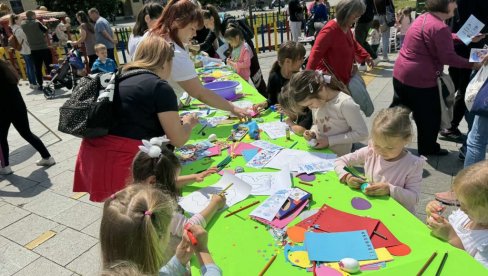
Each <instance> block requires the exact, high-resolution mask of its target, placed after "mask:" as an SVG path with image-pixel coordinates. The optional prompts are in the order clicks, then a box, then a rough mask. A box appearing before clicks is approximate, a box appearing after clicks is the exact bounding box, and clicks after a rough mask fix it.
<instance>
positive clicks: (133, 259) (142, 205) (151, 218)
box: [100, 185, 221, 275]
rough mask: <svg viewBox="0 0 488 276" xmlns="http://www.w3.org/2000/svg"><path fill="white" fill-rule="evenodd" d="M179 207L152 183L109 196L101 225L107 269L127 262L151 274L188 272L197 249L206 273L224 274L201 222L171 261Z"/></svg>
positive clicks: (203, 273) (186, 237)
mask: <svg viewBox="0 0 488 276" xmlns="http://www.w3.org/2000/svg"><path fill="white" fill-rule="evenodd" d="M175 209H176V203H175V201H174V200H173V199H172V198H171V196H170V195H167V194H165V193H163V191H161V190H160V189H157V188H155V187H153V186H150V185H130V186H128V187H126V188H125V189H123V190H122V191H119V192H117V193H116V194H114V195H112V197H110V198H109V199H107V200H106V201H105V204H104V206H103V215H102V222H101V225H100V245H101V248H102V259H103V268H104V269H111V268H112V267H113V265H114V264H115V265H116V264H117V262H119V263H120V262H127V263H128V264H130V263H133V264H134V265H135V266H137V270H139V271H140V272H142V273H145V274H147V275H155V274H158V273H159V275H185V274H186V273H188V271H187V269H186V268H185V266H184V264H186V263H188V261H189V260H190V258H191V256H192V255H193V252H195V254H196V255H197V257H198V260H199V262H200V265H201V270H202V275H205V274H206V273H215V274H212V275H221V271H220V269H219V268H218V267H217V266H216V265H215V263H214V262H213V259H212V256H211V255H210V253H208V252H209V251H208V247H207V233H206V232H205V230H203V228H201V227H200V226H198V225H192V226H191V227H190V228H189V229H188V230H185V233H184V234H183V240H182V241H181V243H180V244H179V245H178V248H177V250H176V255H175V256H173V257H172V258H171V259H170V260H169V261H168V260H167V258H166V257H165V256H166V255H165V247H166V246H167V243H168V239H169V234H170V231H169V228H170V225H171V221H172V216H173V214H174V211H175ZM186 231H189V232H191V233H192V234H193V236H195V238H196V239H197V245H195V246H193V245H192V243H191V242H190V240H189V238H188V235H187V232H186ZM192 251H193V252H192ZM164 264H166V265H164ZM163 265H164V266H163ZM132 270H134V269H132Z"/></svg>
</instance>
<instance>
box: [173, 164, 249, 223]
mask: <svg viewBox="0 0 488 276" xmlns="http://www.w3.org/2000/svg"><path fill="white" fill-rule="evenodd" d="M230 183H233V185H232V186H231V187H230V188H229V189H228V190H227V191H226V192H225V193H226V196H225V197H226V204H225V206H224V208H228V207H231V206H233V205H235V204H237V203H238V202H240V201H242V200H244V199H246V198H247V197H248V196H249V194H250V193H251V186H249V184H247V183H245V182H244V181H242V180H240V179H239V178H237V177H235V176H234V175H232V174H230V173H224V175H223V176H222V178H220V180H219V181H218V182H217V183H215V184H214V185H211V186H208V187H205V188H203V189H200V190H198V191H195V192H193V193H191V194H189V195H186V196H184V197H181V198H180V200H179V202H178V204H179V205H180V206H181V208H183V209H184V210H185V211H187V212H188V213H191V214H196V213H200V212H201V211H202V210H203V209H205V207H207V206H208V204H209V202H210V199H211V198H212V195H213V194H218V193H219V192H221V191H222V190H224V189H225V188H227V186H229V184H230Z"/></svg>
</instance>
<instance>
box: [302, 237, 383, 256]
mask: <svg viewBox="0 0 488 276" xmlns="http://www.w3.org/2000/svg"><path fill="white" fill-rule="evenodd" d="M304 244H305V247H306V248H307V251H308V257H309V259H310V260H311V261H319V262H338V261H340V260H341V259H343V258H353V259H356V260H358V261H364V260H375V259H377V258H378V257H377V256H376V251H375V250H374V247H373V245H372V244H371V240H370V238H369V236H368V233H367V232H366V231H365V230H361V231H351V232H337V233H314V232H306V233H305V242H304Z"/></svg>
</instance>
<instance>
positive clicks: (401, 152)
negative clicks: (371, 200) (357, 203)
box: [335, 107, 425, 213]
mask: <svg viewBox="0 0 488 276" xmlns="http://www.w3.org/2000/svg"><path fill="white" fill-rule="evenodd" d="M409 114H410V111H409V110H408V109H406V108H403V107H394V108H388V109H383V110H381V111H380V112H379V113H378V115H377V116H376V118H375V119H374V121H373V127H372V139H371V141H370V142H369V144H368V146H366V147H364V148H361V149H359V150H357V151H355V152H353V153H350V154H347V155H344V156H342V157H341V158H338V159H337V160H336V162H335V171H336V173H337V175H338V176H339V179H340V180H341V182H342V183H346V184H347V185H348V186H349V187H351V188H354V189H358V188H359V187H360V186H361V185H362V184H363V183H364V182H365V179H360V178H357V177H354V176H352V175H351V174H349V173H347V172H346V171H345V170H344V167H346V166H358V165H360V166H364V172H365V175H366V178H367V181H368V182H369V185H368V186H367V188H366V189H365V191H364V192H365V194H366V195H369V196H384V195H389V196H392V197H393V198H394V199H396V200H397V201H398V202H399V203H400V204H402V205H403V206H404V207H405V208H407V210H409V211H410V212H412V213H413V212H415V205H416V204H417V202H418V197H419V193H420V184H421V183H422V170H423V167H424V163H425V159H424V158H423V157H417V156H415V155H413V154H411V153H410V152H409V151H407V150H406V149H405V146H406V145H407V144H408V143H409V142H410V140H411V139H412V123H411V122H410V117H409Z"/></svg>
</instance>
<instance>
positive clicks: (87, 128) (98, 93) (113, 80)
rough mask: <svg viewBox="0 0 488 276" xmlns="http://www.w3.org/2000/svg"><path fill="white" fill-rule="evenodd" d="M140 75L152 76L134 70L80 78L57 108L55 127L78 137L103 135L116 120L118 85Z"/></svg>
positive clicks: (150, 72) (145, 72)
mask: <svg viewBox="0 0 488 276" xmlns="http://www.w3.org/2000/svg"><path fill="white" fill-rule="evenodd" d="M140 74H153V75H156V74H155V73H153V72H152V71H149V70H146V69H135V70H131V71H128V72H125V73H121V70H119V71H118V72H117V73H100V74H96V75H88V76H86V77H83V78H82V79H81V80H80V82H79V83H78V84H77V85H76V86H75V87H74V88H73V92H72V94H71V97H70V98H69V99H68V100H67V101H66V102H65V103H64V104H63V105H62V106H61V107H60V108H59V123H58V130H59V131H61V132H64V133H67V134H71V135H74V136H76V137H80V138H94V137H100V136H104V135H107V134H108V133H109V130H110V128H111V127H112V126H114V124H115V123H116V118H115V116H114V111H115V105H116V104H118V103H119V99H118V84H119V83H120V82H121V81H122V80H124V79H127V78H130V77H132V76H136V75H140Z"/></svg>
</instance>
